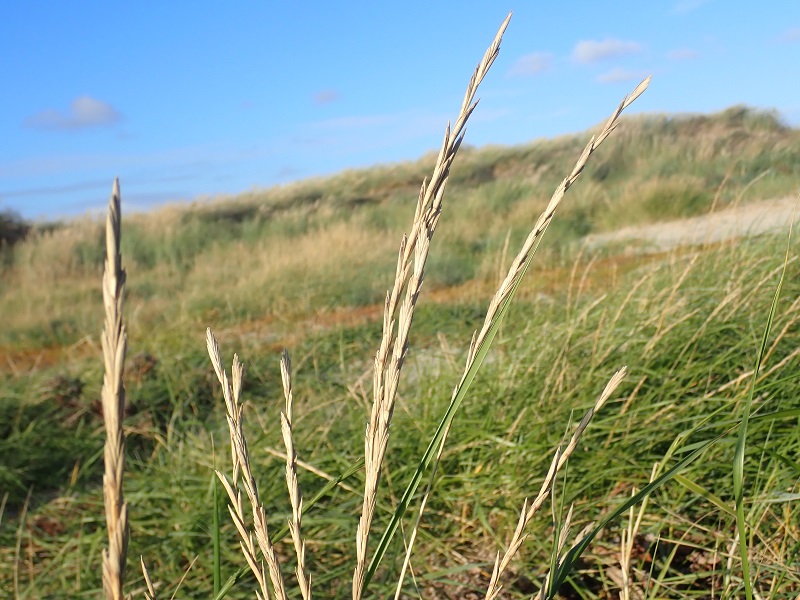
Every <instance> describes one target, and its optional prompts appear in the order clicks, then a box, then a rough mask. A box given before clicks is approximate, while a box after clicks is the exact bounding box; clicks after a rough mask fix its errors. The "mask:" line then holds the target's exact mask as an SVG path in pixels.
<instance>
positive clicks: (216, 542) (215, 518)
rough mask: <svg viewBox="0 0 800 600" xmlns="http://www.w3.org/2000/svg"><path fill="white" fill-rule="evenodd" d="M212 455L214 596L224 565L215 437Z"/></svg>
mask: <svg viewBox="0 0 800 600" xmlns="http://www.w3.org/2000/svg"><path fill="white" fill-rule="evenodd" d="M211 455H212V457H213V460H214V471H213V472H212V473H211V496H212V503H213V504H212V506H213V507H214V508H213V511H212V524H211V528H212V541H213V543H214V565H213V568H214V596H215V597H216V596H217V594H219V592H220V585H221V583H222V567H221V565H220V541H219V537H220V536H219V528H220V523H219V489H218V487H217V486H218V485H219V482H218V481H217V454H216V452H215V448H214V437H213V436H212V437H211Z"/></svg>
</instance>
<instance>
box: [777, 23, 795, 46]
mask: <svg viewBox="0 0 800 600" xmlns="http://www.w3.org/2000/svg"><path fill="white" fill-rule="evenodd" d="M778 41H779V42H784V43H787V44H792V43H795V42H800V27H790V28H789V29H787V30H786V31H784V32H783V33H782V34H780V35H779V36H778Z"/></svg>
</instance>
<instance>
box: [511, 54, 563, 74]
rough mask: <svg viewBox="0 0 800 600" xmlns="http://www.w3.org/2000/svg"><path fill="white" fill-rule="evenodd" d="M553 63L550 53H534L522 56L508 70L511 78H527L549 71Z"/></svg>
mask: <svg viewBox="0 0 800 600" xmlns="http://www.w3.org/2000/svg"><path fill="white" fill-rule="evenodd" d="M552 62H553V55H552V54H550V53H549V52H533V53H531V54H526V55H525V56H520V57H519V58H518V59H517V60H516V62H514V64H513V65H511V68H510V69H509V70H508V75H509V77H525V76H529V75H538V74H539V73H542V72H544V71H547V70H548V69H549V68H550V66H551V64H552Z"/></svg>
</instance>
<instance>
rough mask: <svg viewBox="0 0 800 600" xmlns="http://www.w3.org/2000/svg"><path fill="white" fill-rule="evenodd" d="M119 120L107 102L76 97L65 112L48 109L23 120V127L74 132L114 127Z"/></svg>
mask: <svg viewBox="0 0 800 600" xmlns="http://www.w3.org/2000/svg"><path fill="white" fill-rule="evenodd" d="M121 120H122V114H121V113H120V112H119V111H118V110H117V109H116V108H114V107H113V106H111V105H110V104H109V103H108V102H103V101H102V100H98V99H96V98H92V97H91V96H78V97H77V98H75V99H74V100H73V101H72V102H71V103H70V105H69V108H68V109H67V110H66V111H63V112H62V111H59V110H55V109H52V108H49V109H46V110H43V111H40V112H38V113H36V114H33V115H31V116H30V117H28V118H27V119H25V122H24V125H25V127H30V128H31V129H44V130H49V131H74V130H77V129H86V128H89V127H104V126H109V125H114V124H115V123H118V122H119V121H121Z"/></svg>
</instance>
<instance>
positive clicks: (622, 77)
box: [597, 67, 647, 83]
mask: <svg viewBox="0 0 800 600" xmlns="http://www.w3.org/2000/svg"><path fill="white" fill-rule="evenodd" d="M645 77H647V73H644V72H643V71H629V70H628V69H623V68H621V67H616V68H614V69H611V70H610V71H606V72H605V73H602V74H601V75H598V76H597V81H599V82H600V83H621V82H623V81H633V80H634V79H644V78H645Z"/></svg>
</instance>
